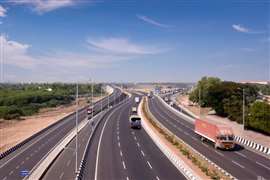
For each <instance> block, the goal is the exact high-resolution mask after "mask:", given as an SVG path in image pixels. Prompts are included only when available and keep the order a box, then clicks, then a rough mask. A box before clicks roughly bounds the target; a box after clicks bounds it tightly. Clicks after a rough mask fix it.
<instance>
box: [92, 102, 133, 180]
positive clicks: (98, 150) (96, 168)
mask: <svg viewBox="0 0 270 180" xmlns="http://www.w3.org/2000/svg"><path fill="white" fill-rule="evenodd" d="M127 102H129V101H127ZM127 102H124V103H123V104H121V105H120V106H118V107H117V108H115V109H114V110H113V111H112V112H111V114H110V115H109V116H108V117H107V118H106V121H105V123H104V125H103V128H102V131H101V134H100V137H99V142H98V149H97V159H96V167H95V180H97V172H98V162H99V152H100V144H101V139H102V137H103V133H104V129H105V127H106V125H107V122H108V120H109V119H110V117H111V116H112V115H113V114H114V113H115V111H116V110H118V109H120V108H121V107H123V105H124V104H127Z"/></svg>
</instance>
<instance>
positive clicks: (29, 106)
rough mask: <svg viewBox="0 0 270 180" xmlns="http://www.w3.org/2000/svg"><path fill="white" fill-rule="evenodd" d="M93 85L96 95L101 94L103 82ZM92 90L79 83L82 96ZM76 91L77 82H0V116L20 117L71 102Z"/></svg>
mask: <svg viewBox="0 0 270 180" xmlns="http://www.w3.org/2000/svg"><path fill="white" fill-rule="evenodd" d="M93 87H94V88H93V90H94V91H93V92H94V95H95V96H96V95H99V94H100V93H101V84H96V85H94V86H93ZM90 92H91V85H89V84H80V85H79V93H80V94H79V95H80V96H87V95H89V94H90ZM75 93H76V84H62V83H54V84H0V118H3V119H19V118H20V117H21V116H29V115H32V114H35V113H37V112H38V111H39V110H40V109H41V108H45V107H56V106H59V105H65V104H70V103H71V102H72V101H73V100H74V99H75Z"/></svg>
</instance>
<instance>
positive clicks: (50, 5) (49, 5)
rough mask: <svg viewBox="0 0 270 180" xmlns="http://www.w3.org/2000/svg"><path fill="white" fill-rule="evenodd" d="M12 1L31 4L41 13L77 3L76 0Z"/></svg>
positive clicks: (11, 0)
mask: <svg viewBox="0 0 270 180" xmlns="http://www.w3.org/2000/svg"><path fill="white" fill-rule="evenodd" d="M10 2H12V3H14V4H21V5H29V6H31V7H33V8H34V10H35V11H37V12H39V13H44V12H49V11H52V10H55V9H59V8H63V7H68V6H73V5H75V0H10Z"/></svg>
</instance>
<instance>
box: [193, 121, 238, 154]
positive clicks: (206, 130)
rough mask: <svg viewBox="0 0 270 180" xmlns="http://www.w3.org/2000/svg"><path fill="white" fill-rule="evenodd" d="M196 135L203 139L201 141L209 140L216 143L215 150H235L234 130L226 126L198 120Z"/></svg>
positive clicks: (196, 122)
mask: <svg viewBox="0 0 270 180" xmlns="http://www.w3.org/2000/svg"><path fill="white" fill-rule="evenodd" d="M195 133H196V134H198V135H199V136H200V137H201V140H205V139H207V140H209V141H210V142H212V143H214V147H215V148H220V149H233V148H234V147H235V141H234V134H233V131H232V128H231V127H228V126H226V125H215V124H212V123H210V122H207V121H204V120H200V119H196V121H195Z"/></svg>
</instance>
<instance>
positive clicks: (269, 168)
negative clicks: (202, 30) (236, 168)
mask: <svg viewBox="0 0 270 180" xmlns="http://www.w3.org/2000/svg"><path fill="white" fill-rule="evenodd" d="M256 164H259V165H260V166H262V167H264V168H266V169H268V170H270V167H268V166H266V165H264V164H262V163H260V162H258V161H256Z"/></svg>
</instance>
